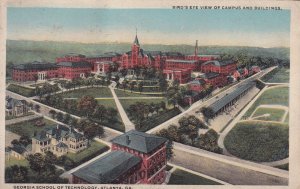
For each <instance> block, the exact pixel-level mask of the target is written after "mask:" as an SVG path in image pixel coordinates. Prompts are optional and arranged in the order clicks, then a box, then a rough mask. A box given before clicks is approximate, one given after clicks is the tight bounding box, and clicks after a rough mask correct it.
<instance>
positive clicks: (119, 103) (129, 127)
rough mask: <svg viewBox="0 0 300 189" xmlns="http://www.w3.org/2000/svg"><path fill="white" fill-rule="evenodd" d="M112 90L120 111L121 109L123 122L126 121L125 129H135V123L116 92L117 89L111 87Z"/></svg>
mask: <svg viewBox="0 0 300 189" xmlns="http://www.w3.org/2000/svg"><path fill="white" fill-rule="evenodd" d="M109 89H110V91H111V94H112V95H113V97H114V100H115V103H116V105H117V108H118V111H119V114H120V116H121V119H122V122H123V123H124V126H125V131H126V132H127V131H130V130H133V129H135V127H134V124H133V123H132V122H131V121H130V120H129V118H128V116H127V114H126V112H125V110H124V108H123V106H122V104H121V102H120V101H119V99H118V97H117V95H116V93H115V90H114V88H113V87H111V86H110V87H109Z"/></svg>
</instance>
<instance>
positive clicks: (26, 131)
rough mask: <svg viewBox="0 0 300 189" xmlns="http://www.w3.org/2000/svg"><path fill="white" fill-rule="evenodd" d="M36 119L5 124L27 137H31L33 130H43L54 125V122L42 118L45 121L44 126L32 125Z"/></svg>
mask: <svg viewBox="0 0 300 189" xmlns="http://www.w3.org/2000/svg"><path fill="white" fill-rule="evenodd" d="M35 121H36V120H32V121H25V122H20V123H17V124H13V125H7V126H6V129H7V130H9V131H11V132H13V133H16V134H18V135H20V136H29V137H33V134H34V132H35V131H36V132H40V131H42V130H44V129H45V128H53V127H56V123H54V122H52V121H50V120H47V119H43V122H44V123H45V126H42V127H37V126H35V125H34V123H35Z"/></svg>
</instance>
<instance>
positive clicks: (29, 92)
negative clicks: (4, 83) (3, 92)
mask: <svg viewBox="0 0 300 189" xmlns="http://www.w3.org/2000/svg"><path fill="white" fill-rule="evenodd" d="M6 89H7V90H9V91H11V92H14V93H17V94H20V95H23V96H26V97H31V96H34V89H30V88H26V87H23V86H20V85H16V84H10V85H9V86H8V87H7V88H6Z"/></svg>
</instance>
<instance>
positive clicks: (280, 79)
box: [262, 68, 290, 83]
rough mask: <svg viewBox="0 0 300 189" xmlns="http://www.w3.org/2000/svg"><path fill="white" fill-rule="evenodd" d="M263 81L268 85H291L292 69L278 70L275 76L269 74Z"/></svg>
mask: <svg viewBox="0 0 300 189" xmlns="http://www.w3.org/2000/svg"><path fill="white" fill-rule="evenodd" d="M270 74H272V73H270ZM262 80H263V81H265V82H268V83H289V81H290V69H286V68H277V69H276V70H275V71H274V75H269V74H267V75H266V76H264V77H263V78H262Z"/></svg>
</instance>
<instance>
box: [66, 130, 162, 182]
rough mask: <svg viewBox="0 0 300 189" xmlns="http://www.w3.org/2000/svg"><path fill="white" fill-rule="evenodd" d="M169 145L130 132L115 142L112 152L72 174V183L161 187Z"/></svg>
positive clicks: (157, 138)
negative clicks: (153, 185)
mask: <svg viewBox="0 0 300 189" xmlns="http://www.w3.org/2000/svg"><path fill="white" fill-rule="evenodd" d="M166 142H167V140H166V139H165V138H162V137H158V136H155V135H150V134H146V133H143V132H138V131H135V130H132V131H129V132H127V133H125V134H123V135H120V136H118V137H116V138H114V139H113V140H112V148H111V150H112V152H110V153H109V154H107V155H105V156H103V157H102V158H100V159H98V160H96V161H94V162H93V163H91V164H88V165H86V166H85V167H82V168H81V169H79V170H77V171H75V172H74V173H72V178H71V180H70V182H71V183H74V184H81V183H89V184H162V183H163V182H164V181H165V178H166V173H165V171H166V170H165V169H166V163H167V160H166Z"/></svg>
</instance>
